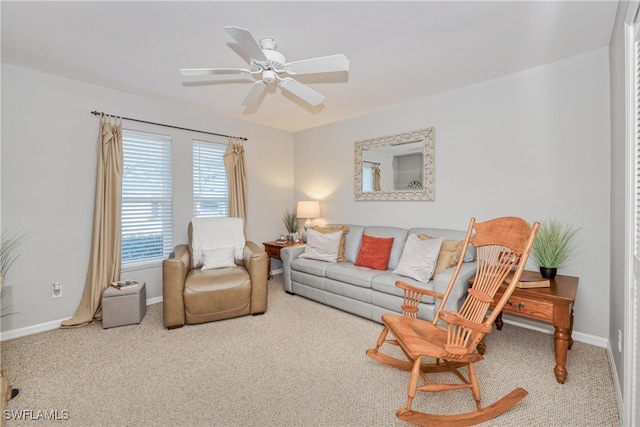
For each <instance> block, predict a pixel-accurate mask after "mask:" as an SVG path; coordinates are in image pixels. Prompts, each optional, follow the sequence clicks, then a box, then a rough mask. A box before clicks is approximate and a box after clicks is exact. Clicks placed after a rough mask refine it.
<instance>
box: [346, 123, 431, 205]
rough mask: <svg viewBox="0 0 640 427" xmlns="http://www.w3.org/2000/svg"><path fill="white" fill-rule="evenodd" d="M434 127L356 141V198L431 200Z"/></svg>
mask: <svg viewBox="0 0 640 427" xmlns="http://www.w3.org/2000/svg"><path fill="white" fill-rule="evenodd" d="M434 145H435V141H434V129H433V128H428V129H420V130H416V131H410V132H404V133H399V134H395V135H390V136H385V137H380V138H373V139H368V140H364V141H358V142H356V143H355V163H354V171H355V174H354V178H355V188H354V195H355V200H434V194H433V191H434V190H433V187H434V186H433V175H434V173H433V170H434V168H433V165H434Z"/></svg>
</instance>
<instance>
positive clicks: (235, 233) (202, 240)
mask: <svg viewBox="0 0 640 427" xmlns="http://www.w3.org/2000/svg"><path fill="white" fill-rule="evenodd" d="M191 226H192V236H191V248H192V251H193V262H194V264H195V266H200V265H202V262H203V252H202V251H203V250H204V249H219V248H226V247H231V246H232V247H233V248H234V249H235V252H234V255H235V258H236V260H241V259H242V258H243V253H244V246H245V243H246V242H245V238H244V223H243V220H242V218H193V219H192V220H191Z"/></svg>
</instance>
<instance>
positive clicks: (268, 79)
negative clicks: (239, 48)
mask: <svg viewBox="0 0 640 427" xmlns="http://www.w3.org/2000/svg"><path fill="white" fill-rule="evenodd" d="M262 81H263V82H265V83H266V84H269V83H273V82H275V81H276V73H275V71H273V70H264V71H263V72H262Z"/></svg>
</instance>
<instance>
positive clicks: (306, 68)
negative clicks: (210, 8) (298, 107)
mask: <svg viewBox="0 0 640 427" xmlns="http://www.w3.org/2000/svg"><path fill="white" fill-rule="evenodd" d="M224 29H225V30H226V31H227V33H229V35H230V36H231V37H232V38H233V39H234V40H235V41H236V42H237V43H238V45H239V46H240V47H241V48H242V49H244V51H245V52H246V53H247V54H249V56H250V58H251V60H250V62H249V64H250V66H251V67H250V69H248V68H183V69H181V70H180V73H181V74H182V75H183V76H204V75H216V74H218V75H223V74H251V75H253V76H258V77H260V78H261V79H260V80H258V81H256V82H255V83H254V84H253V86H252V87H251V89H250V90H249V93H248V94H247V95H246V97H245V98H244V100H243V101H242V105H245V106H251V105H253V104H255V103H256V102H258V100H259V99H260V97H261V96H262V93H263V92H264V91H265V90H266V89H267V87H268V86H269V85H271V84H273V83H274V82H277V84H278V85H279V86H280V87H281V88H282V89H284V90H286V91H289V92H291V93H292V94H294V95H296V96H297V97H299V98H300V99H302V100H303V101H305V102H307V103H308V104H310V105H312V106H314V107H315V106H318V105H320V104H322V103H323V102H324V96H323V95H321V94H319V93H318V92H316V91H315V90H313V89H311V88H310V87H309V86H306V85H304V84H302V83H300V82H299V81H297V80H295V79H294V78H292V77H290V76H296V75H302V74H317V73H333V72H340V71H349V60H348V59H347V57H346V56H344V55H343V54H338V55H330V56H323V57H319V58H311V59H304V60H301V61H293V62H287V60H286V58H285V56H284V55H283V54H282V53H280V52H278V51H277V50H275V49H276V41H275V40H274V39H270V38H265V39H261V40H260V42H257V41H256V39H255V38H254V37H253V36H252V35H251V33H250V32H249V30H247V29H245V28H240V27H233V26H230V27H224Z"/></svg>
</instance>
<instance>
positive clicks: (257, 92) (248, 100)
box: [242, 80, 267, 107]
mask: <svg viewBox="0 0 640 427" xmlns="http://www.w3.org/2000/svg"><path fill="white" fill-rule="evenodd" d="M266 88H267V85H266V84H265V83H264V82H263V81H262V80H258V81H257V82H255V83H254V84H253V86H251V89H249V93H248V94H247V96H245V97H244V100H243V101H242V105H244V106H247V107H249V106H251V105H253V104H255V103H256V102H258V100H259V99H260V96H262V93H263V92H264V90H265V89H266Z"/></svg>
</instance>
